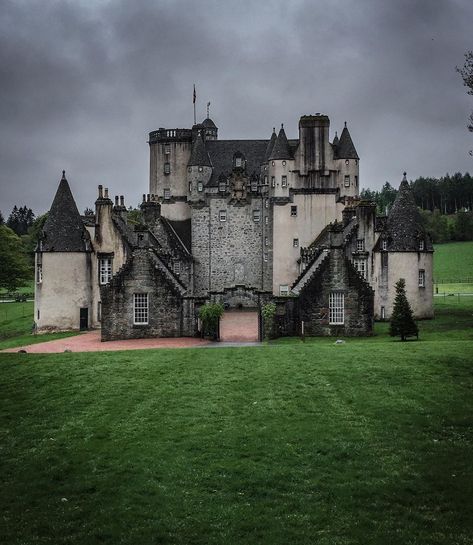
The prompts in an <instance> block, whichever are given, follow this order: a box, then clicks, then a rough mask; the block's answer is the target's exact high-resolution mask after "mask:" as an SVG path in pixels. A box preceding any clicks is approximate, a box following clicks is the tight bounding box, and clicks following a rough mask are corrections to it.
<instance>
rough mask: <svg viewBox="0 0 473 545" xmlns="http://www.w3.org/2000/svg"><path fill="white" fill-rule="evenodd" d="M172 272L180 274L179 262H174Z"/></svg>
mask: <svg viewBox="0 0 473 545" xmlns="http://www.w3.org/2000/svg"><path fill="white" fill-rule="evenodd" d="M172 272H173V273H174V274H181V262H180V261H174V262H173V264H172Z"/></svg>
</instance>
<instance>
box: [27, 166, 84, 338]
mask: <svg viewBox="0 0 473 545" xmlns="http://www.w3.org/2000/svg"><path fill="white" fill-rule="evenodd" d="M91 252H92V245H91V241H90V236H89V234H88V232H87V230H86V229H85V227H84V224H83V222H82V219H81V217H80V214H79V211H78V210H77V206H76V203H75V201H74V197H73V196H72V192H71V189H70V187H69V184H68V182H67V180H66V176H65V172H64V171H63V172H62V178H61V181H60V182H59V187H58V190H57V192H56V196H55V197H54V200H53V203H52V205H51V209H50V211H49V215H48V219H47V220H46V223H45V224H44V227H43V231H42V234H41V238H40V241H39V243H38V246H37V248H36V255H35V268H36V279H35V281H36V289H35V305H34V306H35V310H34V312H35V318H34V319H35V323H36V326H37V328H38V330H40V331H41V330H42V331H48V330H58V329H61V330H73V329H86V328H88V327H89V326H90V319H91V313H90V310H91V304H92V266H91ZM58 324H59V325H58Z"/></svg>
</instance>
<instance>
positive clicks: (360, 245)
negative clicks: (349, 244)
mask: <svg viewBox="0 0 473 545" xmlns="http://www.w3.org/2000/svg"><path fill="white" fill-rule="evenodd" d="M356 251H357V252H364V251H365V239H364V238H359V239H357V241H356Z"/></svg>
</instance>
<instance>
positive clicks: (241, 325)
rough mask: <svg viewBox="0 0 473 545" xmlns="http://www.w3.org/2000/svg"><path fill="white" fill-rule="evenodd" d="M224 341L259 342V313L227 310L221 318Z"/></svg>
mask: <svg viewBox="0 0 473 545" xmlns="http://www.w3.org/2000/svg"><path fill="white" fill-rule="evenodd" d="M220 340H221V341H222V342H243V343H244V342H246V343H248V342H258V313H257V312H249V311H239V310H236V311H227V312H224V313H223V316H222V318H221V319H220Z"/></svg>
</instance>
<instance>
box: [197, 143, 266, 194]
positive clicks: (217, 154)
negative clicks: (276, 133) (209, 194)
mask: <svg viewBox="0 0 473 545" xmlns="http://www.w3.org/2000/svg"><path fill="white" fill-rule="evenodd" d="M268 142H269V140H207V142H206V143H205V146H206V148H207V152H208V154H209V156H210V160H211V162H212V165H213V171H212V177H211V178H210V180H209V183H208V184H207V185H208V186H217V185H218V178H219V176H220V175H221V174H224V175H225V176H229V175H230V173H231V172H232V170H233V156H234V154H235V153H236V152H238V151H239V152H240V153H242V154H243V155H244V157H245V160H246V172H247V174H248V175H251V174H253V172H255V173H256V174H259V173H260V168H261V164H262V163H263V162H264V155H265V152H266V148H267V147H268Z"/></svg>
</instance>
